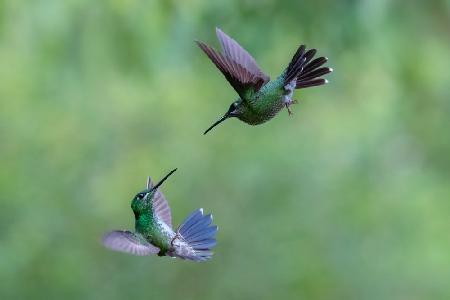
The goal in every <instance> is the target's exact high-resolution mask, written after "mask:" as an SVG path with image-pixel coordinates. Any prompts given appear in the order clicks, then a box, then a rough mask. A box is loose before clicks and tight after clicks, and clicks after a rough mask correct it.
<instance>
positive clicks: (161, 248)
mask: <svg viewBox="0 0 450 300" xmlns="http://www.w3.org/2000/svg"><path fill="white" fill-rule="evenodd" d="M176 170H177V169H174V170H172V171H171V172H170V173H169V174H167V175H166V176H165V177H164V178H163V179H161V180H160V181H159V182H158V183H157V184H156V185H154V184H153V182H152V181H151V179H150V177H148V179H147V186H146V188H145V189H144V190H143V191H141V192H139V193H137V194H136V196H134V198H133V200H132V201H131V209H132V210H133V212H134V217H135V231H134V232H132V231H127V230H114V231H111V232H108V233H106V234H105V235H104V236H103V239H102V242H103V245H104V246H105V247H107V248H109V249H111V250H115V251H119V252H125V253H129V254H133V255H139V256H144V255H152V254H157V255H158V256H171V257H178V258H181V259H189V260H193V261H198V262H200V261H205V260H208V259H210V258H211V256H212V251H211V249H212V248H213V247H214V246H215V245H216V239H215V235H216V232H217V226H215V225H211V222H212V215H211V214H207V215H204V214H203V209H202V208H200V209H197V210H195V211H193V212H192V213H191V214H190V215H189V216H188V217H187V218H186V219H185V220H184V221H183V223H181V225H180V226H179V227H178V228H177V229H176V230H174V229H172V217H171V212H170V207H169V205H168V203H167V201H166V199H165V198H164V196H163V194H162V193H161V192H160V191H159V190H158V188H159V187H160V186H161V185H162V183H163V182H164V181H165V180H166V179H167V178H168V177H169V176H170V175H172V174H173V173H174V172H175V171H176Z"/></svg>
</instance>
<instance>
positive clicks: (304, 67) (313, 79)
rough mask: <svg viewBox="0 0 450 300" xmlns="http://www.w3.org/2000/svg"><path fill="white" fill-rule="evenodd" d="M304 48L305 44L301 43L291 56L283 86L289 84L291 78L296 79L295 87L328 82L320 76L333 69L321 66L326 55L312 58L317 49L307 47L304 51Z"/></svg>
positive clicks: (325, 60) (324, 61)
mask: <svg viewBox="0 0 450 300" xmlns="http://www.w3.org/2000/svg"><path fill="white" fill-rule="evenodd" d="M305 50H306V47H305V45H301V46H300V47H299V48H298V49H297V51H296V53H295V54H294V56H293V57H292V60H291V62H290V63H289V65H288V67H287V69H286V71H285V73H284V85H285V86H286V85H288V84H290V83H291V82H292V81H293V80H296V82H295V83H296V84H295V88H297V89H299V88H306V87H311V86H318V85H322V84H325V83H327V82H328V81H327V80H325V79H322V78H320V77H321V76H323V75H325V74H328V73H331V72H332V71H333V69H332V68H328V67H321V66H322V65H323V64H325V63H326V62H327V60H328V59H327V58H326V57H318V58H316V59H314V60H312V59H313V57H314V56H315V55H316V53H317V50H316V49H309V50H308V51H306V52H305ZM311 60H312V61H311Z"/></svg>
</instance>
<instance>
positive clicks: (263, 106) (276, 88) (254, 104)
mask: <svg viewBox="0 0 450 300" xmlns="http://www.w3.org/2000/svg"><path fill="white" fill-rule="evenodd" d="M283 94H284V88H283V85H282V80H280V79H279V78H277V79H276V80H272V81H269V82H268V83H267V84H265V85H264V86H262V87H261V89H260V90H259V91H258V92H257V93H255V94H254V95H252V96H251V97H250V98H249V99H248V100H246V101H244V103H243V105H245V108H246V109H244V110H243V111H242V113H241V114H239V115H237V118H238V119H239V120H241V121H243V122H245V123H247V124H250V125H258V124H262V123H264V122H267V121H269V120H270V119H272V118H273V117H274V116H275V115H276V114H277V113H278V112H279V111H280V110H281V109H283V107H284V105H283V101H282V96H283Z"/></svg>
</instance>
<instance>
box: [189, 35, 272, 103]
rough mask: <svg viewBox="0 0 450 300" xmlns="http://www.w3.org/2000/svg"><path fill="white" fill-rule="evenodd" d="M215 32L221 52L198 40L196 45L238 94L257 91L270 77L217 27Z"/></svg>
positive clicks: (243, 97)
mask: <svg viewBox="0 0 450 300" xmlns="http://www.w3.org/2000/svg"><path fill="white" fill-rule="evenodd" d="M216 33H217V38H218V39H219V42H220V45H221V48H222V53H219V52H217V51H216V50H214V49H213V48H211V47H209V46H208V45H206V44H205V43H202V42H200V41H197V45H198V46H199V47H200V49H202V50H203V52H205V54H206V55H207V56H208V57H209V59H210V60H211V61H212V62H213V63H214V64H215V65H216V67H217V68H218V69H219V70H220V72H222V74H223V75H224V76H225V78H226V79H227V80H228V82H229V83H230V84H231V86H232V87H233V88H234V89H235V90H236V92H237V93H238V94H239V96H241V98H242V99H245V95H246V93H247V92H248V90H250V89H252V90H253V91H258V90H259V89H260V88H261V86H262V85H263V84H265V83H267V82H268V81H269V80H270V78H269V76H267V75H265V74H264V73H263V72H262V71H261V70H260V69H259V67H258V65H257V64H256V61H255V60H254V58H253V57H252V56H251V55H250V54H249V53H248V52H247V51H245V49H243V48H242V47H241V46H240V45H239V44H238V43H237V42H236V41H235V40H233V39H232V38H230V37H229V36H227V35H226V34H225V33H223V32H222V31H221V30H220V29H219V28H216Z"/></svg>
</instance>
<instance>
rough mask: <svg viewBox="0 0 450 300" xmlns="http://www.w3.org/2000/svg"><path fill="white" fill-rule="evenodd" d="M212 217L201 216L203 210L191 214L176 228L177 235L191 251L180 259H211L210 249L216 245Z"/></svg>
mask: <svg viewBox="0 0 450 300" xmlns="http://www.w3.org/2000/svg"><path fill="white" fill-rule="evenodd" d="M211 223H212V215H211V214H207V215H204V214H203V209H202V208H200V209H197V210H195V211H194V212H192V213H191V214H190V215H189V216H188V217H187V218H186V219H185V220H184V221H183V223H182V224H181V225H180V226H179V227H178V229H177V233H178V234H180V235H181V236H182V237H183V240H184V241H186V242H187V243H188V244H189V246H190V247H192V249H193V251H192V252H191V253H189V254H186V256H183V257H182V258H185V259H190V260H194V261H205V260H208V259H210V258H211V256H212V254H213V253H212V251H211V249H212V248H213V247H214V246H215V245H216V238H215V236H216V233H217V229H218V228H217V226H216V225H211Z"/></svg>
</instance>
